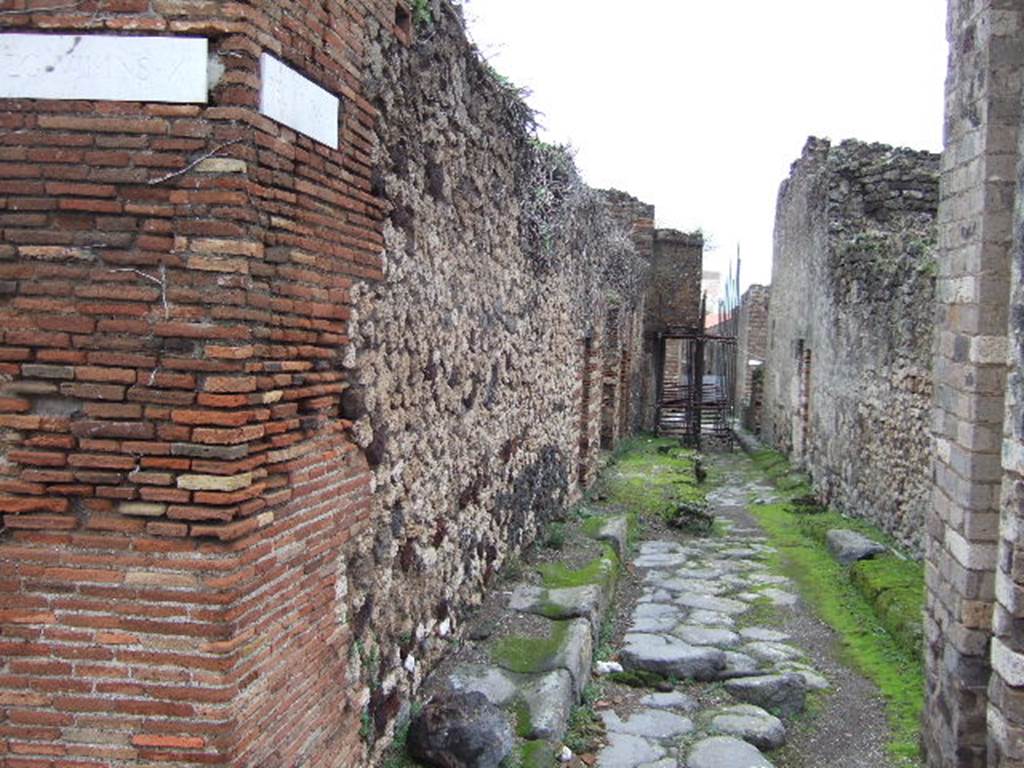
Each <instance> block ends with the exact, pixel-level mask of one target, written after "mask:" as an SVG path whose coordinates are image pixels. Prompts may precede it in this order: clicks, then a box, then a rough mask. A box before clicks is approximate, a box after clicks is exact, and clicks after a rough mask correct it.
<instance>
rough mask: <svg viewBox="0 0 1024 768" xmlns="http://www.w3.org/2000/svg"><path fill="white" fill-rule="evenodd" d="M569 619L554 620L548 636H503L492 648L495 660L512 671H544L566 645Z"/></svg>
mask: <svg viewBox="0 0 1024 768" xmlns="http://www.w3.org/2000/svg"><path fill="white" fill-rule="evenodd" d="M569 624H570V622H568V621H555V622H552V629H551V634H550V635H549V636H548V637H519V636H513V637H503V638H501V639H499V640H498V641H496V642H495V644H494V646H493V648H492V649H491V655H492V656H493V658H494V660H495V661H496V662H498V663H499V664H501V665H502V666H503V667H505V669H507V670H509V671H510V672H519V673H522V674H527V673H531V672H544V671H546V670H547V669H550V665H551V663H552V662H553V661H554V659H555V657H556V656H557V655H558V653H559V651H561V650H562V648H563V647H564V646H565V642H566V638H567V637H568V634H569Z"/></svg>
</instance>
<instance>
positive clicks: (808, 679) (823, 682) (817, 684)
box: [777, 662, 832, 691]
mask: <svg viewBox="0 0 1024 768" xmlns="http://www.w3.org/2000/svg"><path fill="white" fill-rule="evenodd" d="M777 669H778V671H780V672H796V673H797V674H798V675H800V676H801V677H802V678H803V679H804V682H805V683H807V687H808V688H810V689H812V690H815V691H824V690H827V689H829V688H831V687H832V685H831V684H830V683H829V681H828V680H827V679H826V678H825V677H824V676H823V675H822V674H821V673H819V672H818V670H816V669H814V668H813V667H808V666H807V665H806V664H794V663H792V662H786V663H783V664H779V665H778V667H777Z"/></svg>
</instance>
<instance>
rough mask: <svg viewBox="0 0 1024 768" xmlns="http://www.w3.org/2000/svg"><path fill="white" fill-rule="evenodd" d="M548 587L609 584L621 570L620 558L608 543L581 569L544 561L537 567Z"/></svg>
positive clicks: (564, 587) (562, 587) (559, 587)
mask: <svg viewBox="0 0 1024 768" xmlns="http://www.w3.org/2000/svg"><path fill="white" fill-rule="evenodd" d="M537 570H538V571H539V572H540V575H541V577H542V578H543V579H544V586H545V587H547V588H548V589H566V588H569V587H583V586H586V585H587V584H600V585H604V584H609V583H610V582H612V581H614V580H615V578H616V576H617V574H618V570H619V558H618V555H616V554H615V550H614V549H612V547H611V546H610V545H608V544H605V545H604V551H603V553H602V554H601V556H600V557H596V558H594V559H593V560H591V561H590V562H589V563H587V564H586V565H585V566H583V567H582V568H579V569H576V570H574V569H572V568H569V567H568V566H566V565H565V564H564V563H544V564H543V565H541V566H539V567H538V569H537Z"/></svg>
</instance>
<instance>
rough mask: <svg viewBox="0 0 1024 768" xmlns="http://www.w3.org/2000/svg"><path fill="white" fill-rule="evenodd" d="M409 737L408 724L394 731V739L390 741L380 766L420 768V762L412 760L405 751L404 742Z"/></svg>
mask: <svg viewBox="0 0 1024 768" xmlns="http://www.w3.org/2000/svg"><path fill="white" fill-rule="evenodd" d="M408 738H409V725H408V724H406V725H405V726H404V727H403V728H399V729H398V730H397V731H395V739H394V741H392V742H391V747H390V748H389V749H388V752H387V755H386V756H385V757H384V760H383V762H382V763H381V768H420V765H421V764H420V763H418V762H416V761H415V760H413V759H412V758H411V757H410V756H409V753H408V752H406V751H405V743H406V741H407V739H408Z"/></svg>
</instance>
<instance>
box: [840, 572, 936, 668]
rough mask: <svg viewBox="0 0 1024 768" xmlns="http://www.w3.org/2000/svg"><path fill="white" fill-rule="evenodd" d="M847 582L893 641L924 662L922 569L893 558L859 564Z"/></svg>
mask: <svg viewBox="0 0 1024 768" xmlns="http://www.w3.org/2000/svg"><path fill="white" fill-rule="evenodd" d="M850 580H851V581H852V582H853V584H854V586H856V587H857V589H859V590H860V592H861V594H863V595H864V597H865V598H866V599H867V600H869V601H870V602H871V604H872V605H873V606H874V607H875V613H876V614H877V615H878V618H879V620H880V621H881V622H882V626H884V627H885V629H886V630H887V631H888V632H889V634H890V635H892V637H893V639H894V640H896V642H897V643H899V644H900V645H901V646H902V647H903V649H904V650H905V651H907V652H908V653H910V654H912V655H914V656H916V657H917V658H918V659H922V660H923V656H922V651H923V648H924V628H923V619H922V613H923V611H924V566H922V565H921V563H917V562H914V561H912V560H901V559H900V558H898V557H893V556H887V557H879V558H877V559H874V560H862V561H861V562H859V563H855V564H854V565H853V567H852V568H851V569H850Z"/></svg>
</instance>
